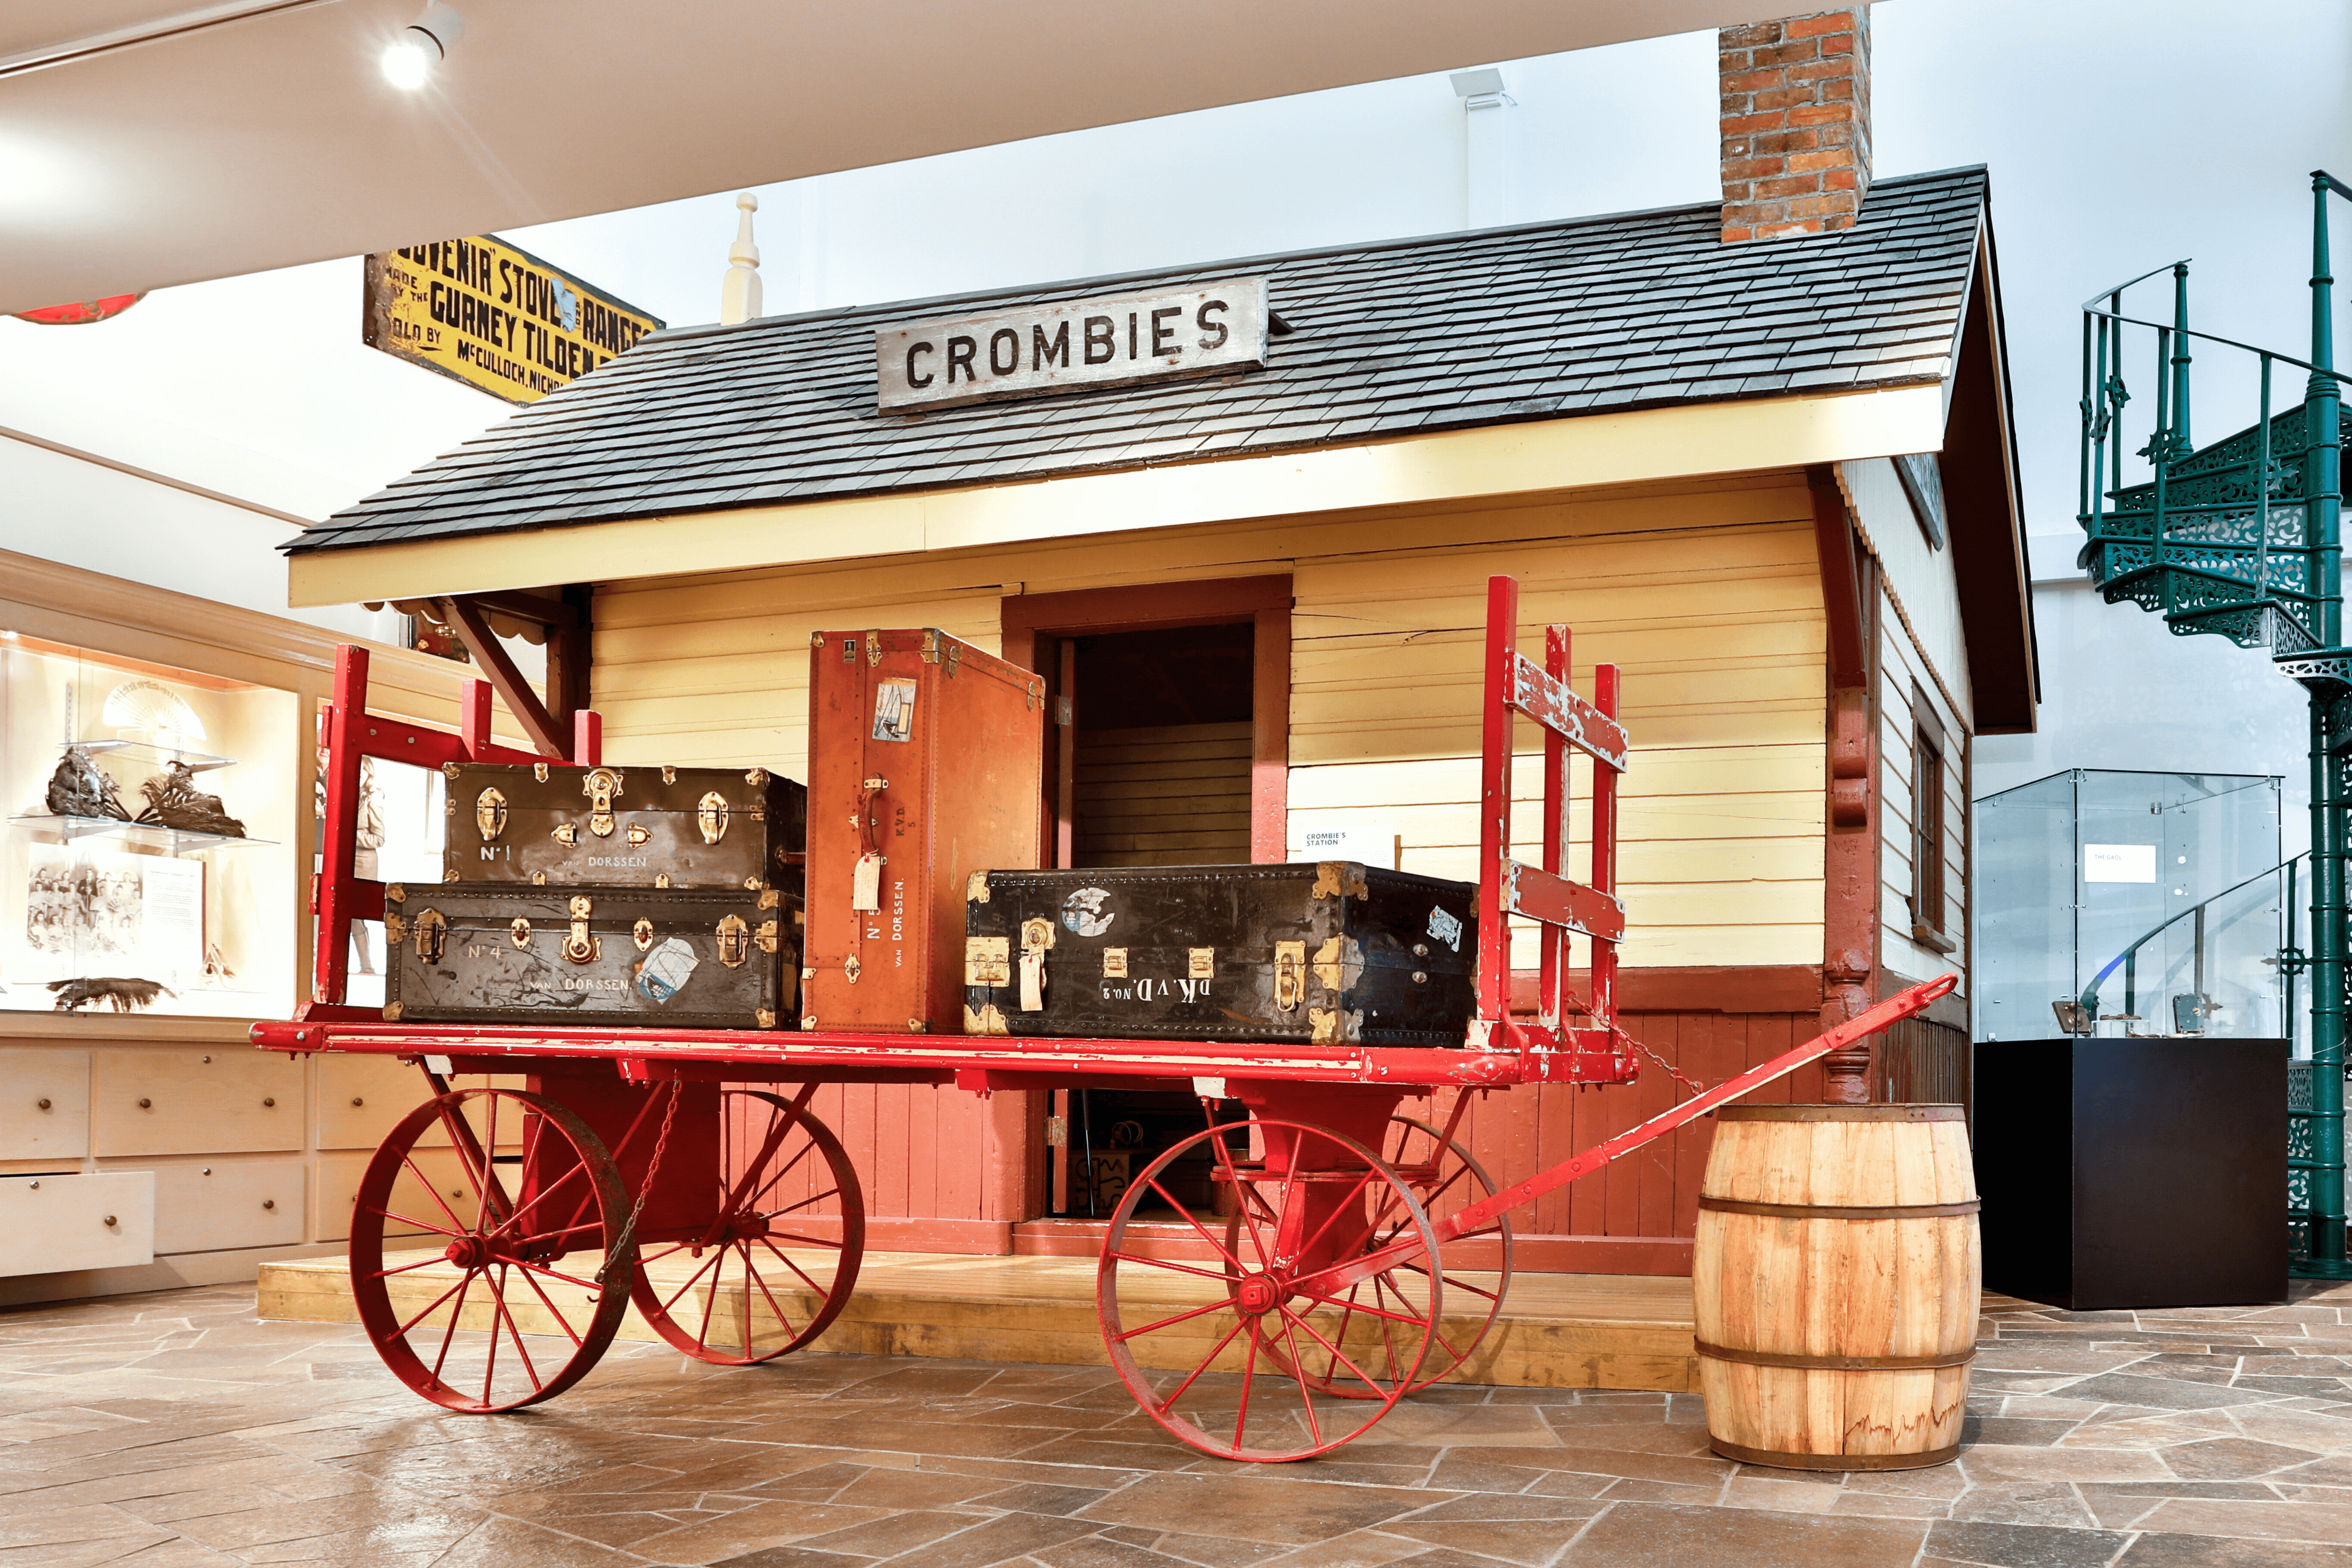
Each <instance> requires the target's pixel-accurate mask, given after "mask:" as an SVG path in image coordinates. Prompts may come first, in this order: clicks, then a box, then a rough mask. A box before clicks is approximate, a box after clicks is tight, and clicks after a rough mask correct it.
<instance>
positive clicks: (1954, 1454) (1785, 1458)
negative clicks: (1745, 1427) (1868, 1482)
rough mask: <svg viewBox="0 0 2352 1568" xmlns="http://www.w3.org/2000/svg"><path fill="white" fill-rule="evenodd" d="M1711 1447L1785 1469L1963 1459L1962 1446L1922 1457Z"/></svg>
mask: <svg viewBox="0 0 2352 1568" xmlns="http://www.w3.org/2000/svg"><path fill="white" fill-rule="evenodd" d="M1707 1447H1710V1448H1713V1449H1714V1450H1715V1451H1716V1452H1717V1453H1718V1454H1720V1455H1722V1456H1723V1457H1724V1458H1727V1459H1737V1460H1738V1461H1739V1462H1740V1463H1741V1464H1743V1465H1766V1466H1769V1467H1771V1468H1776V1469H1783V1470H1924V1469H1926V1468H1927V1467H1928V1466H1930V1465H1948V1464H1950V1463H1951V1462H1952V1461H1953V1460H1954V1459H1957V1458H1959V1457H1960V1446H1959V1445H1958V1443H1955V1444H1953V1445H1952V1446H1951V1447H1948V1448H1929V1449H1927V1451H1926V1452H1924V1453H1918V1454H1783V1453H1780V1452H1779V1451H1777V1450H1775V1449H1771V1448H1748V1447H1742V1446H1741V1445H1739V1444H1738V1443H1727V1442H1725V1441H1724V1440H1723V1439H1722V1438H1720V1437H1712V1436H1711V1437H1709V1438H1708V1439H1707Z"/></svg>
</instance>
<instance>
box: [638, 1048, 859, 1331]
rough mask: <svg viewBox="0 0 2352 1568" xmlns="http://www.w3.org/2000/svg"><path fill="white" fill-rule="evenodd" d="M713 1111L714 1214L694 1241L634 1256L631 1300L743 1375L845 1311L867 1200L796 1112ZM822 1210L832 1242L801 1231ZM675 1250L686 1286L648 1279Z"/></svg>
mask: <svg viewBox="0 0 2352 1568" xmlns="http://www.w3.org/2000/svg"><path fill="white" fill-rule="evenodd" d="M717 1200H718V1201H717V1207H716V1211H715V1217H714V1218H713V1219H712V1220H711V1222H710V1225H709V1229H708V1230H706V1231H705V1232H704V1233H703V1234H702V1235H701V1236H700V1237H696V1238H693V1239H690V1240H686V1241H675V1242H669V1243H667V1244H665V1245H662V1246H660V1247H654V1248H653V1249H652V1250H650V1251H643V1252H640V1253H639V1255H638V1262H637V1273H636V1282H635V1286H634V1288H633V1291H632V1294H633V1296H634V1299H635V1301H636V1304H637V1310H638V1311H639V1312H641V1313H643V1314H644V1315H645V1319H646V1321H647V1322H649V1323H651V1324H652V1325H653V1326H654V1330H655V1331H656V1332H657V1333H659V1334H660V1335H661V1337H662V1338H663V1339H665V1340H667V1341H668V1342H670V1343H671V1344H673V1345H675V1346H677V1348H678V1349H679V1350H681V1351H684V1352H686V1353H687V1354H688V1355H690V1356H693V1357H694V1358H695V1359H696V1360H698V1361H707V1362H712V1363H717V1364H719V1365H720V1366H750V1365H751V1364H752V1363H755V1362H763V1361H772V1360H774V1359H775V1358H776V1357H778V1356H780V1355H782V1354H784V1353H785V1352H788V1351H796V1350H798V1349H800V1348H801V1346H803V1345H804V1344H807V1343H808V1342H810V1341H811V1340H814V1339H815V1338H816V1337H817V1335H819V1334H821V1333H823V1332H824V1331H825V1329H826V1328H827V1326H829V1325H830V1324H831V1323H832V1322H833V1320H834V1319H835V1317H837V1316H839V1315H840V1312H841V1309H842V1308H843V1307H844V1306H845V1305H846V1304H847V1303H848V1300H849V1295H850V1291H851V1289H853V1288H854V1287H855V1286H856V1283H857V1266H858V1263H859V1261H860V1260H861V1259H862V1258H864V1257H865V1253H866V1198H865V1194H864V1193H863V1192H862V1191H861V1190H860V1189H859V1187H858V1184H857V1173H856V1171H854V1170H852V1169H851V1168H850V1163H849V1155H848V1154H847V1152H845V1151H844V1150H843V1149H842V1147H841V1141H840V1140H839V1139H837V1138H835V1136H834V1135H833V1133H832V1131H831V1130H830V1129H828V1128H827V1127H826V1126H825V1125H824V1122H822V1121H818V1120H817V1119H816V1118H815V1117H814V1116H812V1115H810V1114H809V1113H808V1110H806V1109H805V1108H803V1109H800V1110H794V1109H793V1103H792V1101H790V1100H785V1099H783V1098H782V1096H780V1095H773V1094H770V1093H767V1092H766V1091H764V1090H761V1089H728V1090H727V1091H726V1092H725V1093H723V1094H722V1095H721V1096H720V1097H719V1192H718V1194H717ZM828 1203H830V1204H832V1205H834V1206H835V1208H836V1209H837V1211H838V1215H839V1219H840V1235H839V1236H838V1237H828V1236H825V1235H824V1234H822V1232H821V1231H820V1230H819V1228H818V1227H817V1226H813V1225H811V1224H810V1223H809V1222H810V1221H811V1220H813V1219H815V1218H817V1217H818V1211H819V1209H820V1207H821V1206H822V1205H826V1204H828ZM824 1217H825V1218H827V1219H828V1220H829V1219H831V1218H832V1217H833V1216H831V1215H826V1216H824ZM824 1228H826V1229H830V1228H832V1227H831V1226H830V1225H828V1226H824ZM788 1249H789V1250H788ZM680 1253H686V1254H688V1255H689V1257H690V1258H692V1259H693V1260H695V1261H696V1267H695V1268H692V1269H691V1270H690V1271H689V1272H688V1274H687V1275H686V1277H685V1278H684V1279H682V1280H681V1279H656V1278H654V1277H653V1275H652V1274H650V1273H649V1272H648V1268H650V1266H652V1265H654V1264H657V1263H660V1262H663V1261H664V1260H666V1259H668V1258H675V1257H677V1255H678V1254H680ZM697 1287H699V1288H700V1289H701V1296H700V1298H699V1305H698V1304H697V1298H696V1296H695V1293H694V1292H695V1290H696V1289H697Z"/></svg>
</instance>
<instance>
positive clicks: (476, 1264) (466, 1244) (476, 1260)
mask: <svg viewBox="0 0 2352 1568" xmlns="http://www.w3.org/2000/svg"><path fill="white" fill-rule="evenodd" d="M441 1256H442V1257H444V1258H447V1259H448V1260H449V1261H450V1262H452V1263H454V1264H456V1265H457V1267H458V1268H481V1267H482V1266H483V1265H484V1264H486V1263H488V1261H489V1260H490V1243H489V1240H488V1237H479V1236H461V1237H458V1238H457V1240H455V1241H453V1242H451V1243H450V1244H449V1245H448V1246H446V1247H443V1248H442V1249H441Z"/></svg>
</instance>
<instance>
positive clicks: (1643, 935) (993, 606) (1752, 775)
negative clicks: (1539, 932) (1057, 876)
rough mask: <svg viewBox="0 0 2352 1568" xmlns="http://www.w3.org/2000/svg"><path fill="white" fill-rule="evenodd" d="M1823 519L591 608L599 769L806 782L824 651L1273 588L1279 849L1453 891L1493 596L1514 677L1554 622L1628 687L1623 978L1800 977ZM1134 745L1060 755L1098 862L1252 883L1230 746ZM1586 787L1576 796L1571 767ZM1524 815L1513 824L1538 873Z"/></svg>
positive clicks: (1441, 526) (1627, 514)
mask: <svg viewBox="0 0 2352 1568" xmlns="http://www.w3.org/2000/svg"><path fill="white" fill-rule="evenodd" d="M1261 572H1273V573H1283V572H1287V573H1289V574H1290V575H1291V579H1292V584H1293V590H1294V594H1295V597H1296V608H1295V610H1294V614H1293V620H1292V630H1293V638H1294V641H1293V668H1292V689H1291V693H1290V699H1291V717H1292V725H1291V733H1290V736H1289V743H1288V757H1289V761H1290V763H1291V764H1292V771H1291V805H1292V809H1293V812H1294V814H1295V818H1296V820H1295V821H1294V823H1293V827H1294V830H1296V829H1298V828H1303V827H1305V826H1310V825H1312V824H1314V823H1316V822H1318V821H1333V820H1336V819H1337V818H1338V817H1339V816H1342V815H1353V816H1359V817H1365V816H1370V817H1375V818H1378V819H1379V820H1380V821H1381V822H1383V823H1387V824H1390V825H1392V826H1393V827H1394V830H1395V831H1397V832H1399V833H1401V834H1402V835H1403V836H1404V837H1405V847H1404V858H1405V864H1406V866H1407V867H1408V868H1412V869H1420V870H1426V871H1431V872H1433V873H1435V874H1441V875H1453V876H1456V877H1466V876H1467V875H1468V874H1469V873H1470V871H1471V869H1472V867H1471V862H1472V860H1474V859H1475V850H1474V849H1473V847H1471V845H1470V842H1469V840H1470V839H1471V837H1473V835H1475V827H1476V822H1475V810H1474V809H1473V803H1474V802H1475V798H1476V795H1477V789H1478V778H1477V763H1476V754H1477V750H1478V744H1479V719H1478V712H1477V705H1478V700H1479V697H1480V684H1479V664H1480V657H1481V649H1482V634H1481V630H1480V628H1481V626H1482V624H1483V622H1484V619H1485V589H1486V577H1487V576H1488V575H1489V574H1491V573H1494V572H1509V573H1512V574H1516V575H1517V576H1518V577H1519V578H1520V580H1521V584H1522V599H1521V605H1522V612H1521V618H1522V621H1523V623H1524V625H1523V627H1522V646H1523V647H1525V648H1526V649H1527V651H1528V653H1529V654H1530V655H1531V656H1532V657H1537V658H1540V652H1541V646H1542V644H1541V626H1542V625H1543V624H1544V623H1545V622H1547V621H1551V620H1561V621H1566V622H1568V623H1569V624H1570V626H1572V627H1573V629H1574V634H1575V652H1576V656H1577V657H1576V673H1575V676H1574V678H1573V679H1574V680H1575V682H1576V684H1577V685H1578V687H1579V689H1580V690H1584V691H1585V692H1587V694H1588V695H1589V693H1590V689H1591V667H1592V666H1593V664H1595V663H1596V662H1600V661H1604V660H1605V661H1609V662H1613V663H1616V664H1618V665H1620V666H1621V667H1622V668H1623V669H1624V672H1625V678H1624V692H1623V705H1622V711H1623V714H1624V717H1625V720H1626V721H1627V723H1628V726H1629V728H1630V729H1631V730H1632V731H1633V737H1634V742H1635V752H1634V756H1633V767H1632V770H1631V772H1630V773H1629V774H1628V775H1627V777H1626V779H1625V781H1624V795H1623V804H1622V814H1621V819H1620V820H1621V837H1622V844H1623V858H1622V872H1623V874H1624V876H1625V877H1626V878H1627V879H1628V880H1627V887H1626V896H1627V900H1628V903H1629V907H1630V909H1631V910H1632V912H1633V921H1634V925H1635V930H1634V931H1633V941H1632V942H1629V944H1628V946H1627V948H1626V954H1627V958H1628V961H1629V962H1633V963H1716V964H1725V963H1734V964H1736V963H1818V962H1820V944H1821V923H1820V922H1821V911H1822V883H1821V875H1820V868H1821V844H1822V834H1823V823H1822V817H1823V799H1822V788H1823V780H1822V717H1823V716H1822V647H1823V643H1824V638H1825V628H1824V624H1823V616H1822V606H1821V595H1820V589H1819V586H1818V584H1817V579H1816V574H1815V567H1814V560H1813V544H1812V526H1811V500H1810V497H1809V496H1808V494H1807V492H1806V490H1805V488H1804V486H1803V484H1802V481H1801V479H1799V478H1798V477H1797V476H1794V475H1772V476H1768V477H1766V478H1764V479H1761V480H1760V481H1759V480H1738V479H1733V480H1718V481H1709V482H1707V483H1705V484H1698V485H1685V486H1682V487H1679V488H1676V487H1656V486H1653V487H1645V488H1643V489H1640V490H1633V489H1627V490H1622V491H1617V492H1607V493H1603V492H1592V493H1589V494H1587V495H1584V496H1576V497H1559V498H1549V499H1546V500H1542V501H1539V502H1537V503H1535V504H1529V505H1521V506H1510V507H1495V506H1491V505H1484V506H1480V505H1462V506H1455V507H1451V508H1448V509H1445V510H1430V511H1427V512H1425V513H1421V514H1413V515H1398V514H1394V513H1386V512H1384V513H1381V514H1378V515H1373V514H1359V515H1352V516H1350V515H1345V514H1331V515H1328V516H1325V517H1318V518H1317V519H1316V520H1314V521H1312V522H1311V523H1304V524H1302V523H1297V522H1293V521H1287V520H1284V519H1278V518H1277V519H1270V520H1255V521H1248V522H1244V523H1233V524H1219V525H1214V526H1211V527H1203V528H1193V529H1170V530H1157V531H1147V532H1135V533H1126V534H1122V535H1120V536H1118V538H1116V539H1102V538H1074V539H1070V540H1065V541H1044V542H1028V543H1023V544H1019V545H1013V546H1007V547H1003V548H995V549H981V550H970V551H957V552H935V553H932V554H928V555H920V556H909V557H903V558H898V559H895V560H891V561H888V562H882V563H876V562H867V563H835V564H830V565H824V566H814V565H813V566H806V567H796V568H784V569H765V570H759V571H749V572H743V573H739V574H706V575H703V576H699V577H693V578H668V579H655V580H647V581H643V582H636V583H625V584H614V585H612V586H610V587H607V588H604V589H602V590H600V591H599V593H598V595H597V600H596V609H595V615H596V627H597V632H596V639H597V640H596V656H597V664H596V674H595V679H594V687H595V697H594V700H595V701H596V703H597V706H598V707H599V708H600V710H603V711H604V714H605V716H606V735H607V742H608V754H610V755H612V756H613V757H614V760H616V761H623V762H651V761H661V762H670V763H680V764H684V765H696V764H724V765H748V764H750V763H754V762H756V763H764V764H766V765H769V766H772V767H776V768H778V769H779V771H782V772H786V773H795V774H796V775H797V774H798V773H801V772H802V770H803V753H804V751H805V746H806V725H807V718H808V710H807V696H806V689H805V688H806V683H807V676H808V663H807V658H806V654H807V645H808V639H809V637H810V636H811V634H812V633H814V632H817V631H838V630H845V629H853V628H863V627H866V626H941V627H942V628H943V629H945V630H947V631H949V632H950V633H951V634H953V635H956V636H958V637H963V638H964V639H965V640H967V641H969V642H971V643H973V644H975V645H976V646H980V647H988V648H993V647H995V646H996V642H997V636H996V634H997V627H998V624H999V613H1000V612H999V608H998V603H999V595H1001V594H1003V593H1015V592H1026V593H1031V594H1037V593H1053V592H1059V591H1064V590H1068V589H1076V588H1094V587H1106V586H1116V585H1126V584H1144V583H1164V582H1176V581H1181V580H1187V579H1201V578H1210V577H1220V576H1228V575H1246V574H1256V573H1261ZM1538 733H1539V732H1538V731H1537V729H1536V728H1535V726H1533V725H1531V724H1524V725H1521V726H1520V727H1519V731H1518V735H1517V744H1519V745H1521V746H1525V747H1528V748H1529V750H1528V751H1527V752H1521V753H1520V757H1519V767H1518V771H1517V776H1516V778H1515V781H1514V783H1515V785H1516V787H1515V790H1514V793H1515V795H1517V796H1518V797H1520V799H1521V800H1522V801H1527V800H1531V799H1532V798H1533V797H1534V796H1535V795H1538V793H1539V791H1540V788H1541V771H1540V767H1539V765H1538V759H1537V756H1536V754H1535V752H1534V751H1533V748H1534V747H1535V745H1536V743H1537V740H1538ZM1109 738H1110V736H1109V732H1107V733H1106V734H1105V735H1104V736H1102V737H1099V738H1097V737H1091V736H1090V737H1088V738H1087V739H1088V740H1089V741H1090V742H1092V741H1096V740H1097V739H1101V740H1105V741H1108V739H1109ZM1139 740H1140V738H1137V739H1130V740H1129V741H1127V742H1121V743H1118V744H1099V745H1098V744H1088V745H1087V746H1085V747H1084V748H1082V750H1081V752H1080V753H1079V755H1078V758H1077V764H1078V765H1077V774H1076V781H1075V783H1076V796H1077V798H1078V800H1079V801H1080V803H1081V808H1082V809H1081V817H1080V827H1081V833H1082V837H1083V841H1084V842H1085V843H1086V844H1087V859H1089V860H1090V861H1092V862H1094V863H1097V864H1118V863H1125V864H1148V863H1153V862H1156V861H1165V860H1167V859H1170V858H1176V859H1183V860H1192V861H1202V860H1227V859H1230V860H1240V859H1244V858H1246V853H1247V839H1248V835H1247V832H1246V827H1247V823H1248V813H1247V808H1246V801H1247V798H1248V796H1247V788H1248V785H1247V777H1248V770H1249V767H1250V755H1249V752H1250V743H1249V740H1248V728H1247V727H1246V726H1234V727H1232V728H1231V730H1230V731H1229V732H1227V733H1226V735H1225V736H1224V738H1223V739H1212V738H1210V737H1207V736H1201V737H1197V738H1194V737H1187V738H1182V739H1180V738H1178V737H1177V736H1176V735H1174V734H1173V733H1169V734H1163V735H1161V736H1159V737H1155V738H1152V739H1149V740H1140V743H1138V742H1139ZM1575 787H1576V790H1577V792H1578V793H1579V794H1581V793H1583V792H1584V791H1585V790H1587V789H1588V788H1589V770H1588V769H1587V768H1585V767H1584V766H1582V765H1580V766H1579V768H1578V771H1577V773H1576V784H1575ZM1514 816H1515V823H1514V829H1513V831H1514V833H1515V834H1520V833H1524V834H1525V835H1526V837H1524V838H1523V839H1521V841H1520V842H1521V844H1522V846H1523V847H1527V848H1528V850H1529V851H1530V853H1532V845H1533V837H1534V835H1533V828H1534V822H1533V816H1534V814H1533V812H1532V811H1531V810H1530V809H1528V807H1526V806H1524V805H1523V806H1521V807H1520V808H1519V809H1518V810H1517V811H1516V812H1515V813H1514ZM1090 818H1091V822H1090V821H1089V819H1090ZM1581 828H1582V821H1581V816H1579V817H1578V819H1577V820H1576V822H1575V823H1574V824H1573V825H1572V830H1575V831H1580V830H1581ZM1121 840H1124V841H1126V842H1129V843H1134V844H1138V845H1147V846H1150V847H1137V848H1129V847H1114V846H1115V845H1116V844H1118V843H1119V841H1121ZM1449 841H1450V842H1449ZM1525 940H1526V939H1525V938H1524V937H1522V938H1521V939H1520V940H1519V941H1517V942H1515V943H1514V945H1515V948H1516V947H1517V946H1520V945H1523V944H1524V942H1525ZM1529 952H1530V954H1531V953H1532V949H1531V948H1530V949H1529Z"/></svg>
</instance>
